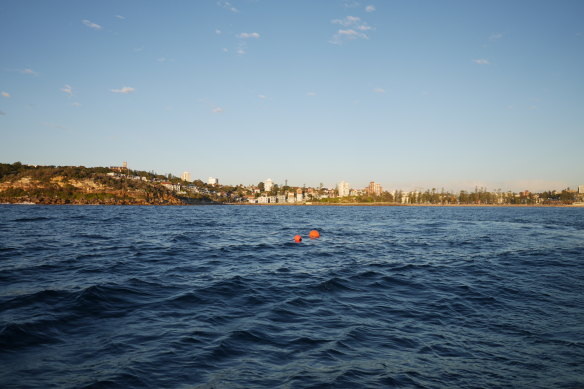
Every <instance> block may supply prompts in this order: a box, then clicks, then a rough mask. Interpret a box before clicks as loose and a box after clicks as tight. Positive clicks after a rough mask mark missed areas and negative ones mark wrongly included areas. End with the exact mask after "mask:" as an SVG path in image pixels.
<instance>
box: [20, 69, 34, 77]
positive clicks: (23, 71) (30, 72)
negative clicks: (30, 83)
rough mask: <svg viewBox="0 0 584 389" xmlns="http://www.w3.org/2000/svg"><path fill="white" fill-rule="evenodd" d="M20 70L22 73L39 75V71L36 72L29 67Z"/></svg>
mask: <svg viewBox="0 0 584 389" xmlns="http://www.w3.org/2000/svg"><path fill="white" fill-rule="evenodd" d="M19 72H20V73H22V74H30V75H31V76H38V75H39V73H38V72H35V71H34V70H32V69H28V68H27V69H21V70H19Z"/></svg>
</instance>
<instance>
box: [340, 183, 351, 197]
mask: <svg viewBox="0 0 584 389" xmlns="http://www.w3.org/2000/svg"><path fill="white" fill-rule="evenodd" d="M337 190H338V191H339V197H346V196H349V194H350V193H351V187H350V186H349V183H348V182H347V181H341V182H339V183H338V185H337Z"/></svg>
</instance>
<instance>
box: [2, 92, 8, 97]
mask: <svg viewBox="0 0 584 389" xmlns="http://www.w3.org/2000/svg"><path fill="white" fill-rule="evenodd" d="M2 96H3V97H6V98H10V93H8V92H4V91H2Z"/></svg>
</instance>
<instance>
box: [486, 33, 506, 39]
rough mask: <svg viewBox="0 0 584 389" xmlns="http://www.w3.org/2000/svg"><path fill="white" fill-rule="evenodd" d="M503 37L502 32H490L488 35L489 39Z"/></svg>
mask: <svg viewBox="0 0 584 389" xmlns="http://www.w3.org/2000/svg"><path fill="white" fill-rule="evenodd" d="M501 38H503V34H502V33H500V32H499V33H496V34H491V36H490V37H489V40H490V41H496V40H499V39H501Z"/></svg>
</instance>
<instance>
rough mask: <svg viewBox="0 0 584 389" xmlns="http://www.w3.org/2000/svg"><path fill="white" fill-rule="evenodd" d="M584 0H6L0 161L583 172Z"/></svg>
mask: <svg viewBox="0 0 584 389" xmlns="http://www.w3.org/2000/svg"><path fill="white" fill-rule="evenodd" d="M582 20H584V2H583V1H581V0H562V1H554V0H549V1H542V0H529V1H528V0H524V1H520V0H517V1H509V0H490V1H468V0H456V1H455V0H452V1H449V0H444V1H433V0H426V1H421V0H367V1H361V0H319V1H315V0H293V1H292V0H289V1H287V0H279V1H277V0H229V1H225V0H197V1H187V0H182V1H181V0H175V1H143V0H140V1H138V0H125V1H113V0H100V1H86V0H55V1H43V0H36V1H30V0H2V1H1V2H0V36H2V39H0V162H2V163H13V162H16V161H20V162H22V163H26V164H35V165H37V164H38V165H83V166H88V167H89V166H119V165H121V164H122V162H123V161H127V162H128V166H129V167H130V168H131V169H136V170H145V171H155V172H157V173H160V174H168V173H172V174H174V175H177V176H180V175H181V173H182V172H183V171H189V172H190V173H191V177H193V178H200V179H203V180H204V181H206V180H207V178H208V177H218V178H219V180H220V183H223V184H232V185H236V184H245V185H248V184H257V183H258V182H260V181H264V180H265V179H267V178H271V179H272V180H274V182H275V183H278V184H284V183H285V180H287V182H288V184H289V185H295V186H301V185H307V186H318V185H320V183H322V184H323V185H324V186H326V187H334V186H335V185H336V183H338V182H339V181H341V180H344V181H348V182H349V183H350V185H351V187H354V188H359V187H364V186H366V185H367V184H368V183H369V182H370V181H376V182H379V183H381V184H382V185H383V187H384V188H385V189H388V190H393V189H402V190H413V189H424V188H433V187H435V188H445V189H447V190H461V189H464V190H474V188H475V186H481V187H486V188H487V189H488V190H496V189H502V190H515V191H518V190H524V189H529V190H531V191H541V190H549V189H563V188H566V187H572V188H574V187H576V186H577V185H582V184H584V169H583V163H582V160H583V158H582V157H583V154H584V150H583V149H584V147H583V146H584V23H583V22H582Z"/></svg>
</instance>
